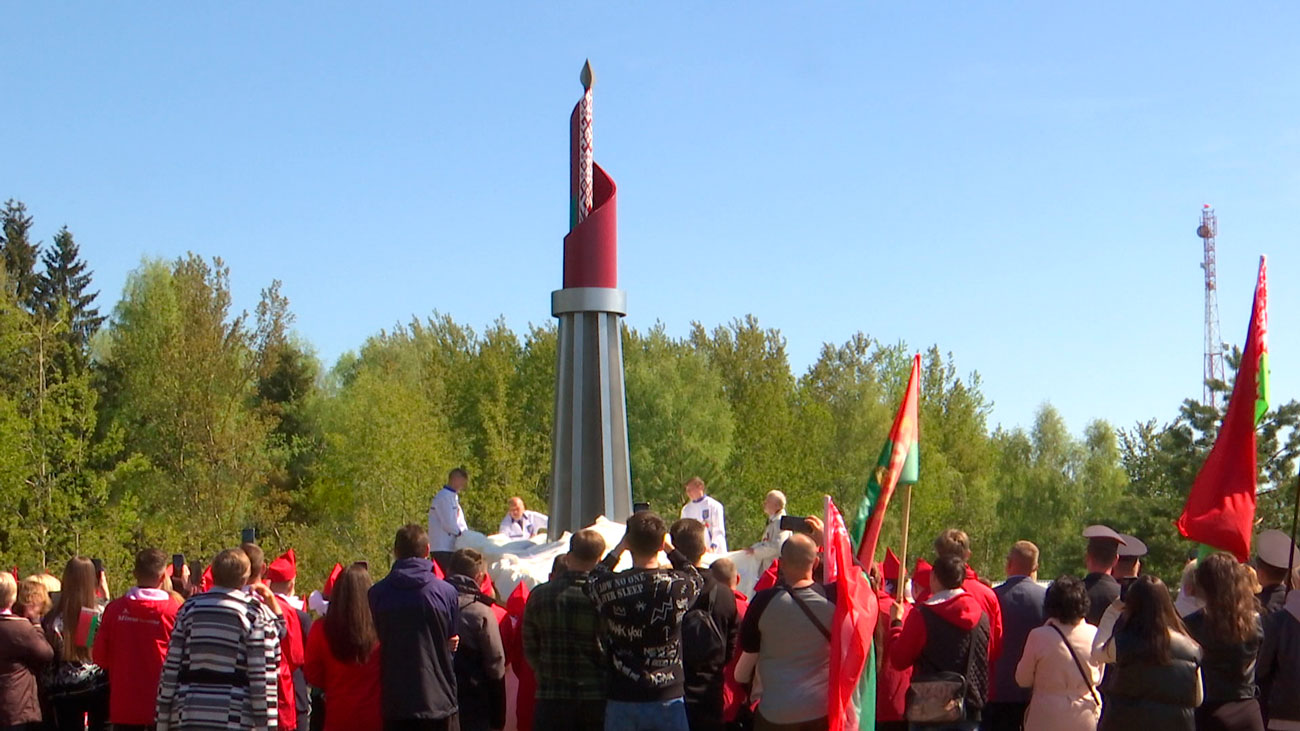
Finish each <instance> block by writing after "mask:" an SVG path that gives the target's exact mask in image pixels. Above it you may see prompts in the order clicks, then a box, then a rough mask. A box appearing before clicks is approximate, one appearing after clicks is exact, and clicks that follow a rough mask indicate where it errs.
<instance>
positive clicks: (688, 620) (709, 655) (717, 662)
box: [682, 584, 727, 673]
mask: <svg viewBox="0 0 1300 731" xmlns="http://www.w3.org/2000/svg"><path fill="white" fill-rule="evenodd" d="M720 588H722V585H721V584H714V585H713V589H712V590H710V591H709V593H707V594H701V595H700V597H699V598H698V599H696V600H695V604H694V606H692V607H691V608H690V609H689V610H687V612H686V614H685V616H683V617H682V666H683V667H684V668H685V669H686V672H687V673H692V672H697V671H701V670H703V671H706V672H707V671H709V670H716V669H720V668H722V667H723V666H724V665H726V664H727V638H726V637H725V636H724V635H723V634H722V630H721V629H719V628H718V623H717V622H715V621H713V604H714V602H715V601H716V596H715V595H716V592H717V591H718V590H719V589H720Z"/></svg>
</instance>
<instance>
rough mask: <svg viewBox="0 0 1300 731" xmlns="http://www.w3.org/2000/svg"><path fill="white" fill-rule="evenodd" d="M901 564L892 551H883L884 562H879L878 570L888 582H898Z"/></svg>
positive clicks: (889, 549)
mask: <svg viewBox="0 0 1300 731" xmlns="http://www.w3.org/2000/svg"><path fill="white" fill-rule="evenodd" d="M902 569H903V562H902V561H900V560H898V556H896V555H895V554H894V549H892V548H886V549H885V560H884V561H882V562H881V568H880V570H881V571H882V572H883V573H884V576H885V579H886V580H888V581H898V575H899V574H900V573H901V572H902Z"/></svg>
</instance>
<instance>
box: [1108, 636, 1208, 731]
mask: <svg viewBox="0 0 1300 731" xmlns="http://www.w3.org/2000/svg"><path fill="white" fill-rule="evenodd" d="M1111 641H1112V642H1114V643H1115V662H1114V663H1113V664H1111V665H1109V666H1107V668H1106V676H1105V678H1104V679H1103V680H1102V682H1101V690H1102V693H1104V694H1105V697H1106V698H1105V703H1104V704H1103V706H1102V710H1101V723H1100V724H1099V725H1098V726H1097V729H1098V731H1134V730H1135V729H1137V730H1141V729H1149V731H1157V729H1159V731H1192V730H1193V729H1194V728H1195V725H1196V722H1195V708H1196V695H1197V693H1196V691H1197V687H1196V686H1197V683H1198V682H1200V681H1199V680H1198V679H1197V677H1196V670H1197V668H1198V667H1199V666H1200V662H1201V649H1200V648H1199V647H1197V646H1196V643H1195V642H1194V641H1193V640H1192V639H1191V638H1190V637H1188V636H1186V635H1183V634H1174V635H1173V636H1172V637H1171V638H1170V643H1169V653H1170V655H1171V656H1172V661H1171V662H1170V663H1169V664H1168V665H1157V664H1155V663H1153V662H1149V661H1147V660H1144V659H1140V657H1139V654H1140V651H1141V645H1142V643H1143V640H1142V639H1140V638H1139V637H1137V636H1135V635H1134V634H1133V633H1131V632H1125V631H1124V629H1122V628H1121V629H1118V630H1116V632H1115V637H1114V639H1113V640H1111Z"/></svg>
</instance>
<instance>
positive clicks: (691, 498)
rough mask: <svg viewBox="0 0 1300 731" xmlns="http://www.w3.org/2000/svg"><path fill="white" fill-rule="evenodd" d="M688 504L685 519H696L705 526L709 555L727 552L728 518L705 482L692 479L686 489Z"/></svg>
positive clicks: (683, 508)
mask: <svg viewBox="0 0 1300 731" xmlns="http://www.w3.org/2000/svg"><path fill="white" fill-rule="evenodd" d="M684 489H685V490H686V497H687V499H688V502H687V503H686V504H685V505H683V506H682V517H683V518H694V519H695V520H698V521H700V522H701V523H703V524H704V542H705V547H706V548H708V549H709V553H726V552H727V518H726V516H725V515H724V513H723V510H722V503H720V502H718V501H717V500H714V499H713V498H711V497H709V496H708V494H707V492H706V490H705V489H704V480H701V479H700V478H698V477H692V478H691V481H690V482H687V483H686V486H685V488H684Z"/></svg>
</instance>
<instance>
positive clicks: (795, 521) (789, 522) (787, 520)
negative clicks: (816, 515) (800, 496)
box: [781, 515, 812, 533]
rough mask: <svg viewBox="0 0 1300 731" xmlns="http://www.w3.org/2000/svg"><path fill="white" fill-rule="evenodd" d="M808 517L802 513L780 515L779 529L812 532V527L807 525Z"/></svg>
mask: <svg viewBox="0 0 1300 731" xmlns="http://www.w3.org/2000/svg"><path fill="white" fill-rule="evenodd" d="M807 521H808V519H807V518H805V517H803V516H802V515H782V516H781V530H788V531H794V532H795V533H812V528H809V527H808V522H807Z"/></svg>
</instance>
